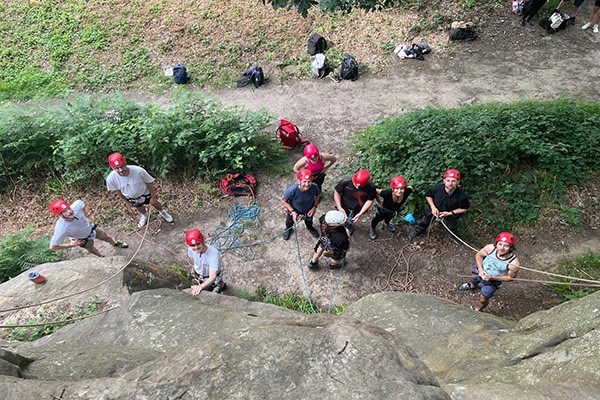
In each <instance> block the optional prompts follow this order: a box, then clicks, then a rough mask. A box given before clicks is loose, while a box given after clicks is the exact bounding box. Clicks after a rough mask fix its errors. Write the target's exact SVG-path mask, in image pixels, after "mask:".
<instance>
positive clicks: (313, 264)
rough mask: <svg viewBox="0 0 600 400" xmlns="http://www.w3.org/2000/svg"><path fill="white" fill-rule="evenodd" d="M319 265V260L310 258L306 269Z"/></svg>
mask: <svg viewBox="0 0 600 400" xmlns="http://www.w3.org/2000/svg"><path fill="white" fill-rule="evenodd" d="M318 267H319V262H318V261H317V262H313V261H312V260H310V262H309V263H308V269H316V268H318Z"/></svg>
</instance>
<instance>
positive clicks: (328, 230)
mask: <svg viewBox="0 0 600 400" xmlns="http://www.w3.org/2000/svg"><path fill="white" fill-rule="evenodd" d="M319 222H320V223H321V232H322V235H321V237H319V241H318V242H317V244H316V245H315V254H314V255H313V256H312V258H311V259H310V262H309V263H308V269H311V270H312V269H315V268H318V267H319V258H321V256H323V255H326V256H327V257H331V260H332V261H331V262H330V263H329V269H337V268H343V267H344V266H346V254H347V253H348V250H349V249H350V231H349V230H348V228H346V215H345V214H344V213H343V212H341V211H337V210H333V211H327V213H325V214H324V215H321V217H320V218H319Z"/></svg>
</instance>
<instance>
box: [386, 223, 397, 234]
mask: <svg viewBox="0 0 600 400" xmlns="http://www.w3.org/2000/svg"><path fill="white" fill-rule="evenodd" d="M387 230H388V232H392V233H395V232H396V225H394V224H393V223H392V222H390V223H389V224H387Z"/></svg>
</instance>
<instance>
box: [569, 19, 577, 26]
mask: <svg viewBox="0 0 600 400" xmlns="http://www.w3.org/2000/svg"><path fill="white" fill-rule="evenodd" d="M575 19H576V18H575V17H571V18H570V20H571V25H575Z"/></svg>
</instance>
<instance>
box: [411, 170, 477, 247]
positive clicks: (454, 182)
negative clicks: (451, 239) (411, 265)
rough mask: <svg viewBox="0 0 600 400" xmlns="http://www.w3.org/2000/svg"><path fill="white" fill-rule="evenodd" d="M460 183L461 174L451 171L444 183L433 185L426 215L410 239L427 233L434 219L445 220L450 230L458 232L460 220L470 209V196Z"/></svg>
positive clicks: (445, 175)
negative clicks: (460, 186)
mask: <svg viewBox="0 0 600 400" xmlns="http://www.w3.org/2000/svg"><path fill="white" fill-rule="evenodd" d="M459 182H460V172H459V171H457V170H455V169H449V170H447V171H446V173H445V174H444V183H438V184H436V185H433V186H432V187H430V188H429V189H428V190H427V192H426V193H425V199H426V200H427V206H425V215H424V216H423V218H421V220H420V221H419V223H418V224H417V227H416V228H415V230H414V231H412V232H411V233H410V235H409V238H410V239H414V238H416V237H417V236H419V235H422V234H423V233H425V231H426V230H427V228H428V227H429V225H430V224H431V219H432V218H433V217H435V218H443V219H444V223H445V224H446V226H447V227H448V229H450V230H451V231H453V232H454V231H456V228H457V227H458V220H459V219H460V217H461V216H462V214H464V213H466V212H467V210H468V209H469V207H470V205H469V196H468V195H467V194H466V193H465V192H463V191H462V190H461V189H460V188H459V187H458V184H459Z"/></svg>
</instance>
